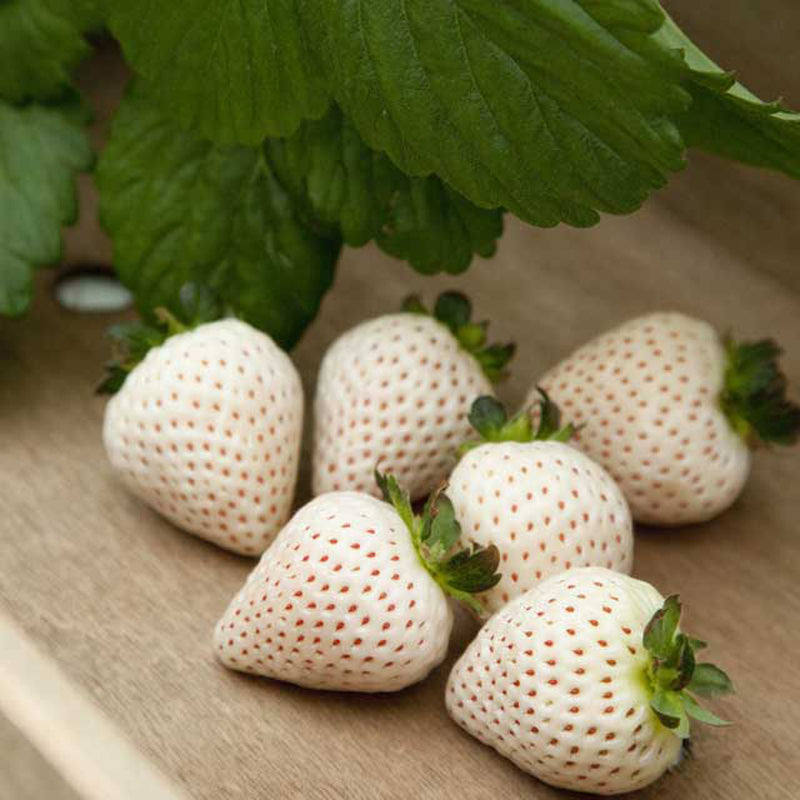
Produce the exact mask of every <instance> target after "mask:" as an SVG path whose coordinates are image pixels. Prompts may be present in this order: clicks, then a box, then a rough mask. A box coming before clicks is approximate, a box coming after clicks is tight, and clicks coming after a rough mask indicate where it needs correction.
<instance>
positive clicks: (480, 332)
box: [403, 291, 517, 383]
mask: <svg viewBox="0 0 800 800" xmlns="http://www.w3.org/2000/svg"><path fill="white" fill-rule="evenodd" d="M403 311H405V312H408V313H412V314H428V315H430V312H429V311H428V309H427V308H426V307H425V304H424V303H423V302H422V300H421V299H420V298H419V297H418V296H417V295H411V296H410V297H408V298H406V300H405V301H404V303H403ZM432 316H433V317H434V319H436V320H438V321H439V322H441V323H442V324H443V325H445V326H446V327H447V328H448V329H449V330H450V332H451V333H452V334H453V336H455V338H456V340H457V341H458V343H459V344H460V345H461V347H462V348H463V349H464V350H466V351H467V352H468V353H469V354H470V355H471V356H472V357H473V358H474V359H475V360H476V361H477V362H478V364H480V366H481V369H482V370H483V372H484V374H485V375H486V377H487V378H488V379H489V380H490V381H491V382H492V383H499V382H500V381H502V380H505V379H506V378H507V377H508V369H507V367H508V364H509V362H510V361H511V359H512V358H513V357H514V353H515V352H516V349H517V348H516V345H515V344H513V343H512V342H509V343H506V344H487V343H486V342H487V338H488V336H487V331H488V328H489V323H488V322H472V303H471V302H470V300H469V298H468V297H467V296H466V295H464V294H461V292H453V291H450V292H443V293H442V294H440V295H439V297H438V298H437V300H436V305H435V306H434V309H433V314H432Z"/></svg>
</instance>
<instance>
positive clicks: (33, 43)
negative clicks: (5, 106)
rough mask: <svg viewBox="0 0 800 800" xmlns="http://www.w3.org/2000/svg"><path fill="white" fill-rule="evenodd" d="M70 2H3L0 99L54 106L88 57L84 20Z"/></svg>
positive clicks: (0, 27) (0, 28) (0, 23)
mask: <svg viewBox="0 0 800 800" xmlns="http://www.w3.org/2000/svg"><path fill="white" fill-rule="evenodd" d="M66 10H68V3H67V0H6V1H5V2H0V99H4V100H8V101H9V102H11V103H21V102H23V101H26V100H31V99H35V100H53V99H56V98H58V97H59V96H60V95H61V94H62V93H63V92H64V89H65V87H66V86H67V85H68V84H69V81H70V78H71V76H72V70H73V68H74V67H75V65H76V64H77V63H78V62H79V61H80V60H81V59H82V58H83V57H84V56H86V55H87V54H88V52H89V47H88V45H87V44H86V42H85V41H84V39H83V36H82V34H81V27H80V19H81V18H80V17H79V16H78V15H75V16H73V17H71V16H70V15H68V14H66V13H65V11H66Z"/></svg>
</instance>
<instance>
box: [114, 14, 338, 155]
mask: <svg viewBox="0 0 800 800" xmlns="http://www.w3.org/2000/svg"><path fill="white" fill-rule="evenodd" d="M109 17H110V19H109V24H110V26H111V29H112V31H113V32H114V34H115V35H116V36H117V37H118V38H119V40H120V42H121V43H122V46H123V49H124V51H125V56H126V58H127V60H128V61H129V63H130V64H131V65H132V66H133V68H134V69H135V70H136V71H137V72H139V73H140V74H142V75H144V77H146V78H148V79H149V81H150V82H151V84H152V85H153V86H154V87H155V91H156V92H157V95H158V98H159V99H160V100H161V101H163V103H164V107H165V108H166V109H168V110H169V111H170V113H171V114H173V115H175V116H176V118H178V119H179V120H180V121H181V122H182V123H183V124H184V125H185V126H186V127H191V128H193V129H195V130H198V131H200V132H201V133H203V134H205V135H207V136H209V137H211V138H213V139H215V140H217V141H219V142H225V143H229V142H243V143H247V144H257V143H258V142H260V141H261V140H262V139H263V138H264V137H265V136H283V135H287V134H290V133H292V132H294V130H296V128H297V126H298V125H299V124H300V121H301V120H302V119H304V118H308V117H311V118H314V117H320V116H322V114H323V113H324V112H325V109H326V108H327V105H328V95H327V91H326V89H325V86H324V79H323V75H322V72H321V71H320V70H319V69H318V68H317V66H316V64H315V62H314V59H313V58H312V54H311V53H310V51H309V49H308V46H307V42H306V38H305V33H304V31H303V27H302V25H301V23H300V19H299V15H298V9H297V3H296V0H238V2H234V1H233V0H218V1H217V2H211V3H209V2H207V0H181V2H163V1H162V0H114V2H113V3H111V4H109Z"/></svg>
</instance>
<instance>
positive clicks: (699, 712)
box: [682, 694, 730, 727]
mask: <svg viewBox="0 0 800 800" xmlns="http://www.w3.org/2000/svg"><path fill="white" fill-rule="evenodd" d="M682 699H683V707H684V709H685V710H686V713H687V714H688V715H689V716H690V717H692V719H696V720H697V721H698V722H704V723H705V724H706V725H714V726H716V727H723V726H725V725H730V722H728V721H727V720H724V719H721V718H720V717H718V716H717V715H716V714H712V713H711V712H710V711H709V710H708V709H705V708H703V707H702V706H701V705H699V704H698V703H696V702H695V701H694V700H693V699H692V698H691V697H690V696H689V695H688V694H684V695H683V696H682Z"/></svg>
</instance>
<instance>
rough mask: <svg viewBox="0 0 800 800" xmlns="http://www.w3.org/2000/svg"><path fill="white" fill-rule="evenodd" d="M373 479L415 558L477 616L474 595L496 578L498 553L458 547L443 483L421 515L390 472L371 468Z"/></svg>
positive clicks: (457, 531) (479, 611) (458, 529)
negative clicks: (400, 524) (401, 526)
mask: <svg viewBox="0 0 800 800" xmlns="http://www.w3.org/2000/svg"><path fill="white" fill-rule="evenodd" d="M375 480H376V482H377V484H378V486H379V488H380V490H381V492H383V497H384V499H385V500H386V502H387V503H389V504H391V505H392V506H394V508H395V510H396V511H397V513H398V514H399V515H400V518H401V519H402V520H403V522H404V523H405V524H406V527H407V528H408V532H409V533H410V535H411V541H412V542H413V543H414V549H415V550H416V552H417V555H418V556H419V560H420V562H421V563H422V565H423V566H424V567H425V569H426V570H428V572H429V573H430V575H431V576H432V577H433V579H434V580H435V581H436V582H437V583H438V584H439V586H441V587H442V589H443V590H444V591H445V592H446V593H447V594H449V595H450V596H451V597H454V598H455V599H456V600H459V601H460V602H461V603H463V604H464V605H466V606H467V607H468V608H469V609H470V610H472V611H473V612H475V614H477V615H478V616H479V617H480V616H483V615H484V613H485V610H484V608H483V606H482V605H481V604H480V603H479V602H478V600H477V599H476V597H475V595H476V594H480V593H481V592H485V591H487V590H488V589H491V588H492V587H493V586H494V585H495V584H497V582H498V581H499V580H500V575H499V573H498V572H497V567H498V565H499V563H500V553H499V552H498V550H497V548H496V547H495V546H494V545H491V546H490V547H478V546H477V545H476V546H474V547H473V548H471V549H470V548H461V547H459V546H458V542H459V539H460V538H461V526H460V525H459V524H458V520H457V519H456V517H455V512H454V510H453V504H452V503H451V502H450V499H449V498H448V497H447V495H446V494H444V488H445V487H444V485H443V486H441V487H440V488H439V489H437V490H436V491H435V492H434V493H433V494H431V496H430V497H429V498H428V501H427V503H425V508H424V510H423V512H422V514H420V515H417V514H415V513H414V510H413V508H412V507H411V499H410V497H409V495H408V492H406V491H404V490H403V489H401V488H400V485H399V484H398V482H397V480H396V479H395V477H394V476H393V475H389V474H381V473H380V472H378V471H377V470H376V471H375Z"/></svg>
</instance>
